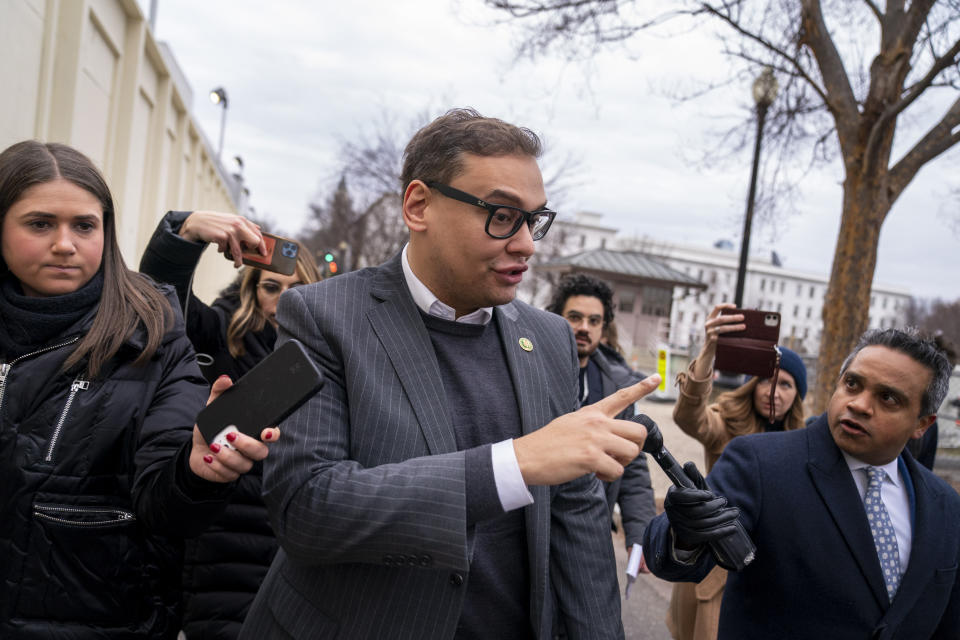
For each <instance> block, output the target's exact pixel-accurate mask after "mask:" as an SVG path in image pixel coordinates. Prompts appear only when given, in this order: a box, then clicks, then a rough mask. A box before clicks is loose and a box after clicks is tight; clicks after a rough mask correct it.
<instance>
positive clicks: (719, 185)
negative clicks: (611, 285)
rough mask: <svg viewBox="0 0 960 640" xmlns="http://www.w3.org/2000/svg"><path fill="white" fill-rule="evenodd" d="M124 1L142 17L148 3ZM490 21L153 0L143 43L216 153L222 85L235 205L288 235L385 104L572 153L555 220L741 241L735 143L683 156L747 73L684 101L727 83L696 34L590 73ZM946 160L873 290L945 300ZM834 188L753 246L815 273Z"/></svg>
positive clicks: (665, 236) (764, 230) (928, 171)
mask: <svg viewBox="0 0 960 640" xmlns="http://www.w3.org/2000/svg"><path fill="white" fill-rule="evenodd" d="M140 4H141V6H143V7H144V12H145V13H147V12H148V10H147V8H146V7H147V6H148V5H149V2H148V0H140ZM491 16H492V14H490V13H489V12H487V11H486V10H485V9H484V8H483V7H482V2H481V0H459V1H457V2H450V1H444V0H402V1H392V0H353V1H351V2H345V3H333V2H313V1H309V0H299V1H298V0H273V1H272V2H270V3H264V2H262V0H230V1H227V0H206V1H205V2H195V1H193V0H159V8H158V19H157V25H156V36H157V38H158V39H159V40H162V41H166V42H167V43H168V44H169V45H170V46H171V48H172V49H173V52H174V54H175V56H176V58H177V60H178V62H179V64H180V66H181V68H182V70H183V72H184V74H185V75H186V77H187V79H188V81H189V83H190V84H191V86H192V88H193V91H194V99H193V112H194V116H195V117H196V118H197V120H198V121H199V122H200V124H201V127H202V128H203V130H204V131H205V133H206V135H207V138H208V139H209V140H210V141H211V144H212V145H213V146H214V148H216V145H217V141H218V138H219V128H220V111H219V108H218V107H216V106H215V105H213V104H212V103H211V102H210V101H209V100H208V98H207V94H208V93H209V91H210V90H211V89H212V88H214V87H216V86H223V87H224V88H225V89H226V91H227V92H228V95H229V100H230V105H229V111H228V113H227V122H226V135H225V144H224V152H223V156H224V158H225V159H227V158H232V157H233V156H234V155H240V156H242V158H243V160H244V163H245V177H246V181H247V185H248V186H249V188H250V191H251V204H252V205H253V206H254V207H255V209H256V211H257V212H258V213H261V214H263V213H265V214H267V215H268V216H269V217H270V218H271V219H272V220H274V221H275V223H276V224H277V226H278V227H279V228H280V229H281V230H282V231H285V232H287V233H295V232H296V231H298V230H299V229H300V227H301V225H302V224H303V223H304V222H305V220H306V215H307V213H306V212H307V203H308V202H309V201H310V200H311V199H312V198H314V197H315V196H316V195H317V194H318V193H320V194H326V193H328V192H329V190H330V188H331V187H332V185H333V184H334V182H335V180H336V178H337V177H338V176H339V171H340V167H339V164H338V158H337V149H338V146H339V143H340V140H342V139H344V138H349V137H350V136H354V135H357V134H358V133H361V132H363V131H368V130H370V129H371V127H373V126H374V125H375V123H377V122H379V121H380V120H381V118H382V116H383V114H384V113H386V112H388V113H390V114H392V115H393V116H394V117H395V118H396V120H397V122H399V123H406V122H408V121H409V120H411V119H412V118H414V117H416V116H417V115H418V114H420V113H422V112H424V111H425V110H429V111H430V112H431V113H432V114H437V113H439V112H440V111H442V110H445V109H446V108H449V107H455V106H472V107H475V108H477V109H478V110H479V111H480V112H481V113H483V114H484V115H491V116H496V117H500V118H503V119H505V120H508V121H510V122H513V123H515V124H520V125H524V126H528V127H530V128H531V129H533V130H535V131H537V132H538V133H540V134H542V136H543V137H544V139H545V141H546V143H547V146H548V148H549V149H550V153H549V155H548V156H547V158H546V163H549V162H550V159H551V158H554V159H558V158H562V157H565V156H567V155H570V156H572V157H575V158H577V159H579V161H580V167H579V169H580V170H579V171H578V172H577V175H576V177H575V178H576V182H577V184H578V186H576V187H575V188H573V189H571V190H570V192H569V193H567V194H566V195H565V196H564V197H563V199H562V200H561V201H560V202H552V204H555V205H557V206H560V207H562V210H561V213H566V214H570V213H573V212H575V211H580V210H588V211H595V212H598V213H601V214H603V218H602V223H603V224H605V225H608V226H611V227H616V228H619V229H621V234H624V235H628V236H629V235H647V236H649V237H651V238H654V239H657V240H669V241H676V242H685V243H691V244H698V245H701V246H704V247H708V246H710V245H711V244H712V243H713V241H714V240H716V239H718V238H729V239H732V240H733V241H734V243H735V245H736V246H737V247H739V237H740V233H741V228H742V225H743V211H744V208H745V200H746V193H747V187H748V181H749V170H750V157H749V153H745V154H744V155H743V156H742V157H741V158H738V160H739V164H736V165H730V164H728V165H725V166H724V167H722V168H715V169H709V170H708V169H704V168H702V167H700V166H698V165H697V164H696V163H695V162H694V160H695V159H696V158H697V157H698V156H699V152H700V151H701V150H702V149H703V148H704V147H705V146H707V145H709V144H710V142H709V137H708V135H707V132H709V131H710V130H711V129H713V130H716V129H717V126H718V125H720V124H724V123H729V122H731V121H732V120H735V119H736V118H738V117H742V116H743V113H744V110H746V109H749V108H750V105H751V99H750V97H749V93H750V87H749V86H748V85H749V83H747V84H746V85H745V86H743V87H742V88H736V89H737V90H736V91H729V92H726V93H720V94H717V95H714V96H712V97H710V98H708V99H706V100H700V101H695V102H688V103H682V104H678V103H676V102H675V101H672V100H671V99H669V98H668V97H666V96H667V93H668V92H670V91H671V90H672V89H675V88H677V87H680V88H683V87H688V86H690V85H691V83H692V82H696V81H698V80H704V79H708V78H711V77H716V78H721V77H726V73H727V71H728V65H729V64H730V63H729V61H727V60H725V59H724V58H723V57H722V56H721V55H719V53H718V51H717V45H716V42H715V41H714V40H713V39H712V38H711V37H710V36H709V34H704V33H693V34H691V33H686V34H676V35H674V36H673V37H644V38H643V39H635V40H634V41H632V42H631V43H630V45H629V50H624V49H620V48H617V49H609V50H607V51H604V52H603V53H601V54H600V55H598V56H597V57H595V58H594V59H592V61H591V62H590V63H589V65H588V66H584V65H582V64H574V63H564V62H562V61H560V60H551V59H540V60H537V61H536V62H534V63H531V62H529V61H521V62H515V61H514V59H513V54H514V44H515V42H516V39H517V37H518V35H517V32H516V31H515V30H513V29H511V28H510V27H508V26H497V25H494V24H493V19H492V17H491ZM958 160H960V150H958V149H953V150H952V151H951V152H948V153H947V154H945V155H943V156H941V157H940V158H938V159H937V160H936V161H935V162H934V163H932V164H931V165H929V166H927V167H926V168H924V169H923V170H922V171H921V173H920V174H919V176H918V177H917V178H916V179H915V180H914V182H913V183H912V184H911V185H910V187H908V189H907V190H906V192H905V193H904V194H903V195H902V196H901V197H900V200H899V201H898V202H897V203H896V205H895V206H894V209H893V211H892V212H891V213H890V215H889V216H888V218H887V221H886V222H885V224H884V227H883V230H882V233H881V237H880V249H879V256H878V261H877V270H876V279H875V281H876V282H879V283H883V284H886V285H890V286H894V287H898V288H903V289H906V290H908V291H909V292H910V293H912V294H913V295H918V296H924V297H936V296H939V297H943V298H946V299H950V300H952V299H956V298H960V222H958V220H960V199H958V198H957V197H956V196H954V197H953V198H952V199H951V197H950V187H951V186H953V187H954V188H956V187H958V186H960V178H958V176H960V162H958ZM554 161H555V162H556V160H554ZM549 169H550V167H549V166H546V167H545V173H548V174H549ZM841 180H842V173H841V170H840V168H839V167H838V166H834V167H829V168H827V169H825V170H823V171H820V172H817V173H814V174H810V175H808V176H806V177H805V179H804V180H803V182H802V183H801V184H800V188H799V199H798V200H797V201H796V202H795V203H794V206H795V209H796V214H794V215H791V216H788V217H785V218H782V219H780V220H779V221H778V223H777V224H776V227H775V228H774V227H770V226H761V228H760V229H759V230H758V229H757V228H756V226H755V228H754V229H755V235H754V237H753V239H752V240H751V248H752V249H755V250H757V251H765V252H769V251H770V250H776V251H777V253H778V254H779V255H780V256H781V258H782V259H783V261H784V266H785V267H788V268H791V269H798V270H803V271H808V272H812V273H818V274H822V275H824V276H828V275H829V272H830V267H831V263H832V260H833V251H834V247H835V243H836V234H837V231H838V229H839V220H840V205H841V189H840V186H839V185H840V182H841ZM951 180H952V181H953V182H952V183H951V182H950V181H951ZM549 196H550V194H549V193H548V197H549ZM398 215H399V214H398Z"/></svg>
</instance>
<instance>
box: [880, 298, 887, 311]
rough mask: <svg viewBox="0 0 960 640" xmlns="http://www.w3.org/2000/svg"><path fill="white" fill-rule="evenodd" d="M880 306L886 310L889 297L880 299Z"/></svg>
mask: <svg viewBox="0 0 960 640" xmlns="http://www.w3.org/2000/svg"><path fill="white" fill-rule="evenodd" d="M880 306H881V307H883V308H884V309H886V308H887V296H883V298H881V299H880Z"/></svg>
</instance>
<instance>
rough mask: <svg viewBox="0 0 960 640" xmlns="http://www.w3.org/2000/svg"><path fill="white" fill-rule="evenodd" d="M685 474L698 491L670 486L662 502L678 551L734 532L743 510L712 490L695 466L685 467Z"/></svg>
mask: <svg viewBox="0 0 960 640" xmlns="http://www.w3.org/2000/svg"><path fill="white" fill-rule="evenodd" d="M683 471H684V473H686V474H687V476H688V477H689V478H690V480H692V481H693V483H694V485H696V487H697V488H696V489H689V488H687V487H676V486H673V487H670V489H669V490H667V497H666V499H665V500H664V501H663V510H664V511H666V513H667V519H669V520H670V528H671V529H673V538H674V542H675V543H676V546H677V548H678V549H686V550H691V549H696V548H697V547H700V546H701V545H705V544H709V543H710V542H712V541H715V540H719V539H721V538H723V537H725V536H727V535H730V534H732V533H734V532H735V531H736V528H737V525H736V521H737V517H738V516H739V515H740V510H739V509H737V508H736V507H728V506H727V499H726V498H724V497H722V496H717V495H715V494H714V493H713V492H712V491H710V489H709V488H708V487H707V482H706V480H704V479H703V476H702V475H700V471H699V470H697V466H696V465H695V464H694V463H692V462H688V463H686V464H685V465H683Z"/></svg>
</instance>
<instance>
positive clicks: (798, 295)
mask: <svg viewBox="0 0 960 640" xmlns="http://www.w3.org/2000/svg"><path fill="white" fill-rule="evenodd" d="M801 293H803V285H802V284H799V283H798V284H797V297H798V298H799V297H800V294H801Z"/></svg>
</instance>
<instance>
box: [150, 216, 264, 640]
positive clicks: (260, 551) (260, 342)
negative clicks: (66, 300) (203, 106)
mask: <svg viewBox="0 0 960 640" xmlns="http://www.w3.org/2000/svg"><path fill="white" fill-rule="evenodd" d="M188 215H189V213H187V212H170V213H168V214H167V215H166V216H164V218H163V219H162V220H161V221H160V224H159V226H158V227H157V230H156V231H155V232H154V234H153V237H152V238H151V239H150V243H149V244H148V245H147V248H146V250H145V251H144V254H143V258H142V259H141V262H140V270H141V271H142V272H143V273H146V274H148V275H150V276H151V277H153V278H155V279H157V280H161V281H163V282H167V283H169V284H172V285H174V286H175V287H176V289H177V294H178V296H180V300H181V304H183V305H184V307H185V308H186V310H187V311H186V326H187V336H188V337H189V338H190V340H191V342H192V343H193V345H194V348H195V349H196V350H197V351H198V352H199V353H201V354H204V355H205V356H207V359H206V360H207V362H208V363H209V364H206V365H205V366H203V367H202V370H203V372H204V375H205V376H206V377H207V379H208V380H210V381H211V382H212V381H213V380H215V379H216V378H217V377H218V376H220V375H223V374H226V375H229V376H230V377H231V379H233V380H234V381H236V380H237V379H238V378H239V377H240V376H242V375H243V374H245V373H246V372H247V371H249V370H250V369H251V368H252V367H253V366H254V365H255V364H257V363H258V362H260V360H262V359H263V358H265V357H266V356H267V355H268V354H269V353H270V352H271V351H273V344H274V342H275V341H276V332H275V331H274V329H273V327H271V326H270V325H267V327H266V328H265V329H264V330H263V331H258V332H249V333H247V334H246V335H245V336H244V338H243V344H244V348H245V350H246V353H245V354H244V355H243V356H242V357H240V358H234V357H233V356H232V355H231V354H230V351H229V350H228V349H227V325H228V323H229V321H230V318H231V317H232V316H233V313H234V311H235V310H236V308H237V306H238V305H239V296H238V295H237V293H236V289H228V290H227V291H225V292H224V294H223V295H222V296H221V297H220V298H219V299H217V300H216V301H215V302H214V303H213V305H212V306H207V305H206V304H204V303H203V302H202V301H201V300H199V299H197V298H196V297H194V296H193V295H192V292H191V291H190V281H191V277H192V275H193V271H194V269H195V268H196V266H197V261H198V260H199V259H200V254H201V253H202V252H203V249H204V248H205V245H202V244H198V243H195V242H190V241H188V240H184V239H183V238H181V237H180V236H179V235H177V234H178V232H179V230H180V226H181V225H182V224H183V221H184V220H186V218H187V216H188ZM262 474H263V466H262V463H260V462H258V463H256V464H254V467H253V469H251V470H250V471H249V472H248V473H247V474H245V475H244V476H242V477H241V478H240V479H239V480H238V481H237V483H236V484H237V487H236V490H235V491H234V492H233V494H232V495H231V497H230V503H229V505H228V506H227V508H226V512H225V513H224V514H223V516H222V517H221V518H219V519H218V520H217V521H216V522H214V523H212V524H211V526H210V527H209V528H208V529H207V530H206V531H205V532H204V533H203V534H202V535H200V536H199V537H197V538H196V539H194V540H189V541H188V542H187V545H186V551H185V556H184V574H183V604H184V611H183V631H184V633H185V634H186V636H187V638H188V640H233V639H235V638H236V637H237V636H238V635H239V634H240V627H241V626H242V624H243V620H244V618H246V615H247V611H248V610H249V608H250V605H251V603H252V602H253V597H254V596H255V595H256V593H257V589H259V588H260V583H261V582H263V578H264V576H266V574H267V570H268V569H269V568H270V563H271V562H272V561H273V557H274V555H276V552H277V548H278V546H279V545H278V543H277V541H276V538H275V537H274V535H273V530H272V529H271V528H270V523H269V520H268V516H267V507H266V505H265V504H264V503H263V499H262V498H261V497H260V488H261V477H262Z"/></svg>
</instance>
